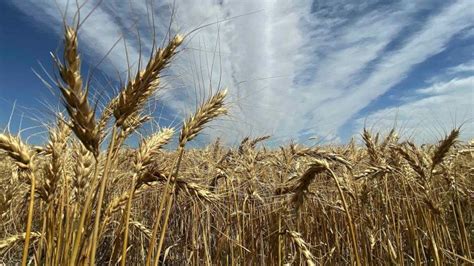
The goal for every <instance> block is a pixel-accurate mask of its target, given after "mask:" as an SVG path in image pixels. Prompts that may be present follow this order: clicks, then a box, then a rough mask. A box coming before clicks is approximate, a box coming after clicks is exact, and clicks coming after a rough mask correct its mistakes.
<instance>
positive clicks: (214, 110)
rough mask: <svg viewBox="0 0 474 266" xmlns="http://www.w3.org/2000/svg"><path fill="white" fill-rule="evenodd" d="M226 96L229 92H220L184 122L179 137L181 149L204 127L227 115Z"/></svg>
mask: <svg viewBox="0 0 474 266" xmlns="http://www.w3.org/2000/svg"><path fill="white" fill-rule="evenodd" d="M226 95H227V90H221V91H218V92H217V93H216V94H214V95H213V96H212V97H211V98H209V100H207V101H206V102H205V103H204V104H202V105H201V106H200V107H199V108H198V110H197V111H196V113H194V115H193V116H191V117H189V118H188V119H187V120H186V121H185V122H184V124H183V128H182V129H181V134H180V136H179V146H180V147H184V146H185V145H186V142H188V141H191V140H192V139H194V138H195V137H196V136H197V134H199V132H201V130H202V129H203V128H204V125H206V124H207V123H209V122H210V121H212V120H213V119H215V118H216V117H218V116H220V115H223V114H227V108H226V107H225V103H224V99H225V97H226Z"/></svg>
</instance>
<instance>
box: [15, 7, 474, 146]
mask: <svg viewBox="0 0 474 266" xmlns="http://www.w3.org/2000/svg"><path fill="white" fill-rule="evenodd" d="M12 2H13V1H12ZM54 2H55V1H46V0H35V1H33V0H25V1H15V2H13V3H14V4H15V5H17V6H18V7H19V8H20V9H21V10H23V11H24V12H25V13H27V14H30V15H31V16H32V17H34V18H35V19H36V20H37V21H41V22H42V23H43V24H44V25H47V26H48V27H51V29H53V30H56V31H58V32H59V31H60V27H59V26H58V25H60V22H61V20H60V18H59V17H58V9H57V7H56V6H55V5H54ZM56 2H57V3H58V5H59V8H60V9H61V10H65V9H66V3H67V2H68V1H66V0H57V1H56ZM69 2H71V3H72V2H74V1H69ZM95 3H97V1H93V0H89V1H88V2H87V4H86V5H85V7H84V9H83V12H82V13H83V14H86V13H87V12H88V11H90V10H91V9H92V8H93V6H94V5H95ZM130 3H132V4H130ZM174 3H175V6H173V4H174ZM68 10H70V12H69V15H71V14H72V10H73V6H71V4H69V9H68ZM172 10H174V17H173V24H172V31H173V32H189V31H191V30H193V29H195V28H196V27H198V26H200V25H205V24H212V23H213V22H216V23H214V24H212V25H209V26H207V27H204V28H202V29H200V30H199V31H197V32H195V33H193V34H192V35H191V36H190V38H189V41H188V42H187V44H186V47H185V48H184V50H183V51H182V52H181V53H180V55H179V56H178V58H177V60H176V62H175V64H173V65H172V66H171V68H170V75H169V77H167V79H166V83H167V84H168V85H169V87H170V89H167V90H165V91H164V94H163V95H162V98H161V99H162V101H160V103H162V104H163V105H165V109H166V110H167V111H166V112H167V113H166V114H164V115H165V116H168V117H170V118H173V117H174V116H176V115H175V114H178V117H180V116H182V115H184V114H186V113H187V112H189V111H190V110H192V109H193V107H194V106H195V98H196V95H195V94H196V91H197V96H198V97H202V96H203V95H204V94H206V93H209V86H210V85H209V84H211V85H212V86H213V88H214V89H216V87H217V86H218V85H219V84H222V86H226V87H228V88H230V103H231V106H232V111H231V114H232V115H231V116H230V118H229V119H226V120H224V121H220V122H219V124H218V125H217V126H216V127H214V128H213V130H211V131H208V134H209V135H210V136H213V137H214V136H221V137H223V138H224V139H226V140H227V141H228V142H232V141H235V140H236V139H238V138H240V137H242V136H245V135H248V134H253V135H261V134H272V135H273V136H274V138H273V139H274V141H275V142H281V141H286V140H289V139H298V140H300V141H305V140H307V139H308V138H309V137H312V136H320V137H322V138H325V139H326V140H340V137H341V134H340V133H341V132H340V131H341V130H342V129H344V130H349V131H353V132H352V133H357V132H356V130H359V127H358V126H357V123H355V124H356V126H354V127H351V128H348V127H347V125H348V124H349V123H351V122H353V120H354V119H355V118H357V117H369V118H370V119H375V118H379V117H380V116H384V115H385V116H386V115H387V114H388V113H390V112H392V111H393V110H395V109H396V110H401V111H399V112H400V113H402V111H403V110H407V111H403V112H405V113H407V114H408V113H409V112H408V110H410V108H418V109H417V110H421V109H423V108H421V107H420V106H425V107H429V104H433V106H435V102H436V100H435V99H437V98H436V97H437V96H440V97H448V94H440V95H438V94H436V96H433V95H428V94H423V93H421V92H419V93H418V94H417V95H418V96H419V97H420V101H418V102H416V103H414V102H413V103H406V105H403V107H400V106H399V107H393V106H384V108H381V109H380V110H377V111H375V112H373V113H361V110H363V109H364V108H365V107H367V106H369V105H370V104H371V103H373V102H374V101H377V100H380V96H382V95H384V94H385V93H387V92H389V91H390V90H392V89H394V87H395V86H396V85H397V84H398V83H400V82H401V81H403V80H404V79H405V78H406V77H408V76H411V75H416V67H417V66H418V65H419V64H421V63H423V62H425V61H426V60H428V59H430V58H431V57H433V56H434V55H436V54H439V53H441V52H443V51H444V50H446V49H447V48H448V47H450V46H452V45H455V44H453V40H454V39H455V38H456V36H457V35H459V34H460V33H463V32H464V33H465V31H469V30H470V29H472V28H473V27H474V21H473V17H474V16H473V14H472V10H474V2H472V1H470V0H465V1H453V2H449V3H443V2H441V1H439V2H438V1H416V2H413V1H400V2H396V3H395V2H394V3H388V4H387V3H383V2H382V1H381V2H378V1H362V2H359V3H357V4H355V3H354V2H352V1H309V0H303V1H290V2H288V1H278V0H272V1H270V0H268V1H251V0H244V1H211V0H206V1H199V3H197V2H196V1H191V0H182V1H171V0H169V1H168V0H164V1H153V4H151V2H150V1H145V0H143V1H133V2H130V1H128V0H112V1H103V2H102V3H101V5H99V6H98V8H97V9H96V10H95V11H94V12H93V13H92V15H91V16H90V17H89V18H88V20H87V22H86V23H85V24H84V26H83V28H82V30H81V37H80V38H81V39H80V40H81V44H83V49H82V51H83V53H85V54H86V56H87V59H88V61H89V62H90V63H91V64H94V62H97V58H100V56H101V55H102V56H103V55H105V54H106V53H107V51H108V50H109V49H110V48H111V46H112V45H113V44H114V43H115V42H116V41H117V40H118V39H120V38H123V39H124V40H125V43H127V51H128V55H129V58H130V61H131V62H132V63H133V62H134V63H136V62H137V60H138V58H139V54H140V51H142V52H144V53H145V54H146V53H148V52H149V50H150V49H151V47H152V39H153V38H152V27H151V26H150V21H151V12H153V14H154V21H155V27H156V31H157V36H158V40H159V39H160V38H163V36H166V33H167V30H168V22H169V19H170V15H171V13H172ZM137 32H140V42H139V41H137V40H138V39H137ZM463 38H465V39H466V38H467V39H469V38H471V37H469V36H467V37H466V36H464V37H463ZM469 40H472V38H471V39H469ZM124 50H125V45H124V44H123V42H120V43H118V45H117V47H116V48H114V50H113V51H112V52H111V53H110V55H109V56H108V59H107V61H106V62H105V63H104V64H103V65H102V69H103V70H104V71H105V72H108V73H109V74H111V75H112V76H113V75H114V74H115V72H114V71H115V68H117V69H118V70H120V71H121V70H124V69H126V67H127V60H126V58H125V53H124ZM135 65H136V64H135ZM471 65H472V62H469V61H466V62H464V63H463V64H460V65H459V66H458V68H459V69H464V70H466V71H470V70H471V69H472V66H471ZM108 66H113V67H108ZM444 67H445V68H446V69H449V67H450V66H444ZM459 69H457V70H453V69H451V70H447V71H453V72H452V73H454V74H453V75H454V76H453V77H452V80H450V81H449V82H451V83H449V82H447V83H446V86H448V87H450V88H451V87H456V88H458V87H459V86H461V87H462V88H463V89H458V90H456V95H451V94H449V97H448V98H449V99H450V100H447V101H448V102H449V103H450V104H446V105H445V106H454V103H455V101H458V100H459V101H460V100H462V99H467V100H469V97H471V100H472V94H473V92H472V89H471V90H469V89H468V88H469V86H468V85H469V82H472V80H470V79H469V78H467V79H466V77H464V76H463V79H456V75H457V74H456V73H459ZM466 71H465V72H466ZM448 84H450V85H448ZM461 84H464V85H461ZM466 84H467V85H466ZM437 86H441V85H439V84H438V85H437ZM448 98H445V99H448ZM420 108H421V109H420ZM423 110H425V109H423ZM447 111H449V110H447ZM420 113H421V114H422V113H423V112H421V111H420ZM448 113H449V112H448ZM465 116H466V118H467V119H468V120H469V119H471V120H472V118H473V114H472V112H471V113H467V114H465ZM409 117H410V116H408V115H407V117H406V119H409ZM439 117H441V118H440V120H441V121H438V122H437V123H450V120H449V119H448V117H445V116H439ZM414 120H416V119H414ZM357 121H359V120H357ZM415 124H416V123H415ZM345 135H349V134H347V132H346V134H345Z"/></svg>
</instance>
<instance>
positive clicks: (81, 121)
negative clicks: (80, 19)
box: [52, 26, 100, 157]
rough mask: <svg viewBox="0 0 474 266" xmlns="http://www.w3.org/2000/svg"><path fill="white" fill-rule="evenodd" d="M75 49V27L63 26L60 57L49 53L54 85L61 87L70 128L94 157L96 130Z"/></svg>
mask: <svg viewBox="0 0 474 266" xmlns="http://www.w3.org/2000/svg"><path fill="white" fill-rule="evenodd" d="M77 49H78V40H77V32H76V29H74V28H72V27H70V26H65V29H64V54H63V60H62V61H61V60H60V59H59V58H58V57H56V56H55V55H52V56H53V60H54V62H55V64H56V67H57V68H58V70H59V76H60V80H59V79H58V80H57V81H56V85H57V86H58V88H59V90H60V91H61V94H62V96H63V97H62V98H63V103H64V106H65V107H66V110H67V112H68V114H69V116H70V118H71V124H70V127H71V129H72V131H73V132H74V134H75V135H76V136H77V137H78V139H79V140H80V141H81V142H82V143H83V144H84V146H85V147H86V148H87V149H88V150H89V151H91V152H92V153H93V154H94V156H96V157H97V156H98V155H99V143H100V134H99V132H98V127H97V125H96V121H95V112H94V110H93V108H92V107H91V106H90V105H89V100H88V91H89V89H88V87H87V86H86V87H85V88H84V86H83V80H82V76H81V59H80V56H79V54H78V51H77Z"/></svg>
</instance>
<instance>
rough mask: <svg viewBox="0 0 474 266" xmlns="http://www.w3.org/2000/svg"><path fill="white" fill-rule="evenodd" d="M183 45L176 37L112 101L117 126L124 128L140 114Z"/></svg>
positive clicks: (179, 37)
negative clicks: (126, 121)
mask: <svg viewBox="0 0 474 266" xmlns="http://www.w3.org/2000/svg"><path fill="white" fill-rule="evenodd" d="M182 43H183V37H182V36H181V35H176V36H175V37H174V38H173V39H172V40H171V41H170V42H169V43H168V45H167V46H166V47H165V48H160V49H158V50H157V51H156V52H155V53H154V55H153V56H152V57H150V60H149V61H148V63H147V65H146V67H145V69H143V70H139V71H138V73H137V74H136V76H135V78H133V79H131V80H130V81H129V82H128V83H127V85H126V86H125V88H124V89H122V90H121V92H120V93H119V95H117V97H116V98H114V99H113V100H112V101H111V102H112V104H111V105H110V107H109V108H110V109H111V110H112V113H113V115H114V116H115V119H116V122H115V124H116V126H118V127H120V126H122V124H123V123H124V122H125V120H126V119H127V118H128V117H129V116H131V115H133V114H136V113H139V112H140V110H141V109H142V108H143V106H144V104H145V103H146V101H147V100H148V99H149V97H150V96H151V95H153V93H155V92H156V90H157V89H158V87H159V85H160V74H161V72H162V71H163V69H164V68H165V67H166V66H168V64H169V63H170V62H171V59H172V58H173V56H174V55H175V54H176V52H177V48H178V47H179V46H180V45H181V44H182ZM107 111H108V112H110V110H107Z"/></svg>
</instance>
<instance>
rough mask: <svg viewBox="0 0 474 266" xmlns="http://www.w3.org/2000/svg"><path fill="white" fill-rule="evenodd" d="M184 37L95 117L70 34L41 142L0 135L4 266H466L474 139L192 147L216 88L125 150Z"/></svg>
mask: <svg viewBox="0 0 474 266" xmlns="http://www.w3.org/2000/svg"><path fill="white" fill-rule="evenodd" d="M184 38H185V37H182V36H180V35H176V36H174V37H173V38H170V41H169V43H168V44H166V45H165V46H164V47H162V48H157V49H155V52H154V53H153V54H152V55H151V56H150V58H149V60H148V62H147V64H146V65H144V66H143V67H142V68H141V69H140V70H139V71H138V72H137V73H134V74H133V75H131V78H130V79H129V81H128V82H127V83H126V84H125V85H124V86H123V88H121V89H120V91H119V92H118V93H117V95H116V96H115V97H113V98H112V99H111V100H110V102H108V103H107V104H106V105H105V108H103V110H100V112H99V111H98V110H96V108H95V107H94V106H93V104H91V100H90V95H88V92H89V90H88V83H87V82H86V81H85V78H84V76H83V74H82V73H81V59H80V56H79V52H78V36H77V25H76V27H72V26H65V28H64V53H63V54H62V55H61V56H55V57H54V64H55V67H56V70H57V73H56V76H57V80H55V83H54V84H53V86H54V87H56V88H57V89H58V91H59V92H60V93H61V95H62V100H63V102H64V107H65V112H64V115H63V114H57V124H56V125H51V126H50V128H49V133H48V134H49V141H48V142H47V143H46V144H45V145H43V146H30V145H28V144H26V143H25V141H24V140H22V139H21V138H19V137H18V136H16V135H12V134H10V133H8V132H4V133H2V134H0V152H1V153H0V158H1V162H0V164H1V165H0V184H1V187H2V194H1V195H0V216H1V220H0V226H1V230H0V263H5V264H8V265H10V264H15V263H20V262H21V263H22V265H27V264H32V265H36V264H38V265H92V264H97V265H105V264H114V265H115V264H121V265H188V264H189V265H316V264H329V265H352V264H354V265H381V264H401V265H402V264H408V265H413V264H415V265H420V264H430V265H431V264H432V265H444V264H454V265H456V264H458V265H469V264H473V263H474V259H473V254H472V250H473V247H474V242H473V234H474V221H473V202H474V178H473V174H474V158H473V157H474V142H472V141H471V142H468V143H467V142H461V141H460V140H459V139H458V137H459V130H460V129H457V128H456V129H453V130H452V131H451V132H448V133H447V134H446V136H445V138H443V139H441V140H440V141H439V142H438V143H432V144H427V145H422V146H419V145H416V144H413V143H412V142H410V141H408V140H404V139H401V138H400V137H399V136H398V135H397V132H396V131H395V130H391V131H390V132H388V133H387V134H377V133H372V132H369V131H367V130H364V131H363V132H362V134H361V136H362V140H363V141H362V142H361V143H360V144H359V143H356V142H355V141H351V142H350V143H349V144H347V145H339V146H333V145H327V146H317V147H304V146H300V145H297V144H291V143H290V144H288V145H284V146H281V147H279V148H268V147H266V146H265V141H266V140H267V139H268V138H269V137H268V136H263V137H260V138H245V139H243V140H242V141H241V144H240V145H238V146H237V147H228V146H225V145H223V144H221V143H220V142H219V140H216V141H215V142H213V143H211V144H209V145H208V146H207V147H205V148H201V149H190V148H188V146H189V145H188V143H189V142H191V141H192V140H193V139H194V138H195V137H196V136H197V135H198V134H199V133H201V131H202V130H203V129H204V128H205V127H206V125H207V124H208V123H209V122H211V121H213V120H215V119H217V118H219V117H222V116H225V115H226V114H227V113H228V108H227V104H226V93H227V91H226V90H224V89H220V88H219V89H218V90H215V91H214V94H213V95H211V97H209V99H207V100H206V101H204V102H203V103H201V105H200V106H199V107H198V108H197V109H196V111H195V113H194V114H192V115H191V116H189V117H188V118H186V119H185V120H184V121H183V123H182V125H181V126H180V127H178V128H174V129H172V128H161V129H160V130H157V131H156V132H153V133H151V134H150V135H149V136H143V137H142V138H141V140H140V142H139V145H138V147H136V148H128V147H126V146H125V145H124V142H125V141H126V139H127V138H128V137H129V136H130V135H131V134H133V133H134V132H135V131H136V130H137V129H139V128H140V127H141V126H143V125H144V124H145V123H146V122H147V121H148V120H149V119H150V117H149V116H148V115H147V114H145V113H144V112H143V108H144V106H145V104H146V103H147V102H148V101H149V99H150V97H151V95H153V94H154V93H155V92H156V91H157V90H158V89H159V88H160V81H161V74H160V73H161V72H162V71H163V69H165V68H166V67H167V66H168V65H169V64H172V60H173V56H175V54H176V53H177V52H178V49H179V47H180V46H181V45H182V43H183V39H184ZM170 142H175V143H176V144H177V145H176V149H173V150H171V149H167V148H166V147H165V145H167V144H168V143H170Z"/></svg>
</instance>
